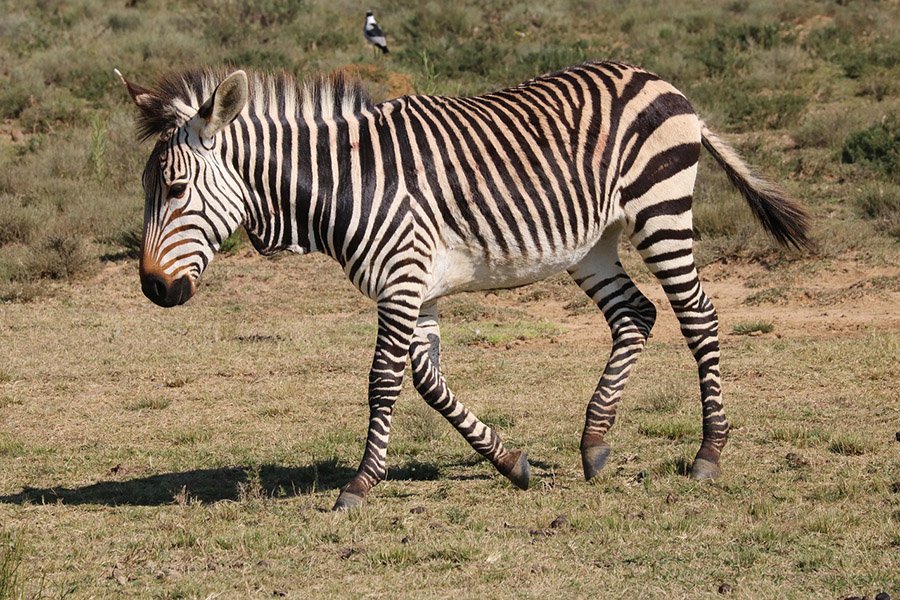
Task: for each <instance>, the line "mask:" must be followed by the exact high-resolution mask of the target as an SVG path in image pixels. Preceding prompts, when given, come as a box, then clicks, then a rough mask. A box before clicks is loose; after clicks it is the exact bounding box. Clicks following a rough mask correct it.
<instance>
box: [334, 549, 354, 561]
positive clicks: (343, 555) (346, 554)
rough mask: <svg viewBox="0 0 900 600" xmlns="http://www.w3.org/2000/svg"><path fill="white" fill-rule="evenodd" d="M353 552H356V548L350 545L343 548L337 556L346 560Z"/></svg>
mask: <svg viewBox="0 0 900 600" xmlns="http://www.w3.org/2000/svg"><path fill="white" fill-rule="evenodd" d="M354 554H356V548H353V547H350V548H344V549H343V550H341V553H340V554H338V556H340V557H341V558H342V559H343V560H347V559H348V558H350V557H351V556H353V555H354Z"/></svg>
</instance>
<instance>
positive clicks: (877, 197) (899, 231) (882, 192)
mask: <svg viewBox="0 0 900 600" xmlns="http://www.w3.org/2000/svg"><path fill="white" fill-rule="evenodd" d="M856 206H857V207H858V209H859V211H860V213H861V214H862V216H863V217H864V218H865V219H868V220H871V221H874V223H875V228H876V229H878V230H879V231H883V232H885V233H887V234H888V235H889V236H891V237H893V238H895V239H900V186H897V185H893V184H891V183H873V184H869V185H867V186H865V187H864V188H863V189H862V190H861V191H860V193H859V195H857V196H856Z"/></svg>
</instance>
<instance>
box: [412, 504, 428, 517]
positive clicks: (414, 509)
mask: <svg viewBox="0 0 900 600" xmlns="http://www.w3.org/2000/svg"><path fill="white" fill-rule="evenodd" d="M425 510H426V509H425V507H424V506H414V507H412V508H411V509H409V512H411V513H412V514H414V515H421V514H422V513H424V512H425Z"/></svg>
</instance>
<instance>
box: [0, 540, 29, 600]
mask: <svg viewBox="0 0 900 600" xmlns="http://www.w3.org/2000/svg"><path fill="white" fill-rule="evenodd" d="M24 557H25V543H24V531H19V532H18V533H13V532H12V531H7V530H6V528H2V529H0V598H2V599H3V600H7V599H10V600H12V599H14V598H15V599H18V598H21V597H24V593H23V587H24V577H23V574H22V561H23V558H24Z"/></svg>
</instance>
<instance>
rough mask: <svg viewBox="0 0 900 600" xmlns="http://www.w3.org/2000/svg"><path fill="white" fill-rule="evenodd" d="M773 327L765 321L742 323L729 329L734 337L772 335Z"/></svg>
mask: <svg viewBox="0 0 900 600" xmlns="http://www.w3.org/2000/svg"><path fill="white" fill-rule="evenodd" d="M774 329H775V326H774V325H772V324H771V323H769V322H767V321H744V322H742V323H735V324H734V325H733V326H732V327H731V333H733V334H734V335H753V334H755V333H772V331H773V330H774Z"/></svg>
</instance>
